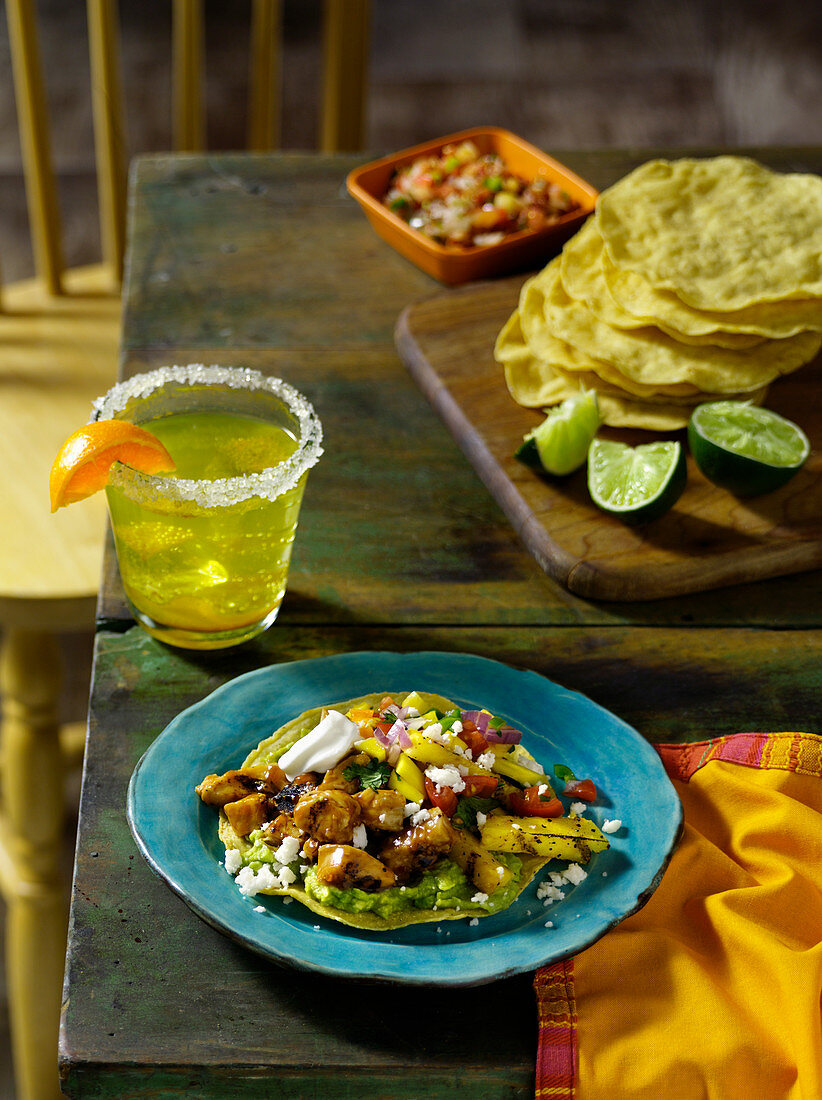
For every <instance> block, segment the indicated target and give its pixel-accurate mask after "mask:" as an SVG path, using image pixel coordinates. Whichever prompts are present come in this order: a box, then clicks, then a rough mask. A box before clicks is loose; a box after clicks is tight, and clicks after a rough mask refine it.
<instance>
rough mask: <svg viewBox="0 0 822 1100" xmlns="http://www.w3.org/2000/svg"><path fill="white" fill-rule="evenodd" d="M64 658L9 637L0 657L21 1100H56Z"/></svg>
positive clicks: (47, 640) (2, 879)
mask: <svg viewBox="0 0 822 1100" xmlns="http://www.w3.org/2000/svg"><path fill="white" fill-rule="evenodd" d="M59 662H60V657H59V651H58V647H57V642H56V639H55V638H54V637H53V636H52V635H49V634H44V633H41V632H39V631H28V630H20V629H15V628H12V629H9V630H8V631H7V632H6V634H5V637H4V640H3V647H2V654H1V655H0V693H1V694H2V703H3V713H2V727H0V780H2V787H0V794H1V795H2V817H1V818H0V825H1V826H2V832H0V887H1V888H2V892H3V895H4V897H5V900H6V904H7V906H8V914H7V928H6V937H7V940H6V958H7V976H8V993H9V1008H10V1019H11V1029H12V1049H13V1055H14V1066H15V1076H16V1086H17V1095H18V1097H19V1100H51V1098H52V1097H53V1098H54V1100H57V1098H58V1097H60V1095H61V1094H60V1088H59V1085H58V1077H57V1035H58V1028H59V1021H60V1000H61V991H62V981H63V967H64V963H65V950H66V898H65V890H64V889H63V886H62V883H61V881H60V869H59V863H60V846H61V839H62V830H63V760H62V754H61V752H60V743H59V730H58V721H57V701H58V692H59Z"/></svg>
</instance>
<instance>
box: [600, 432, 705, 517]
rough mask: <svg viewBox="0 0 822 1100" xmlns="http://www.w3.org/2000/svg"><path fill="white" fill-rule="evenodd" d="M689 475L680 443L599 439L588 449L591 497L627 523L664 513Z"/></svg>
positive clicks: (680, 492) (601, 506)
mask: <svg viewBox="0 0 822 1100" xmlns="http://www.w3.org/2000/svg"><path fill="white" fill-rule="evenodd" d="M685 478H686V470H685V451H684V450H683V449H682V445H681V444H680V443H674V442H659V443H642V444H640V446H638V447H629V446H628V445H627V443H615V442H613V441H611V440H607V439H595V440H594V441H593V443H592V444H591V447H590V450H589V451H588V489H589V491H590V493H591V498H592V500H593V502H594V504H596V505H597V507H598V508H601V509H602V510H603V511H604V512H610V514H611V515H612V516H617V517H618V518H619V519H621V520H622V521H623V522H624V523H629V524H636V523H647V522H649V521H650V520H652V519H657V518H658V517H659V516H661V515H664V513H665V512H667V511H668V509H669V508H671V507H672V506H673V505H674V504H675V503H676V502H677V500H678V499H679V497H680V496H681V495H682V490H683V489H684V488H685Z"/></svg>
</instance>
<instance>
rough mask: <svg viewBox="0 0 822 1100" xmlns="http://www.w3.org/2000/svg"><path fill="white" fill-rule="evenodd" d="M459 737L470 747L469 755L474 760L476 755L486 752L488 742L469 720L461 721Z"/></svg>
mask: <svg viewBox="0 0 822 1100" xmlns="http://www.w3.org/2000/svg"><path fill="white" fill-rule="evenodd" d="M459 737H460V739H461V740H463V741H464V742H465V743H466V745H467V746H468V748H469V749H470V751H471V756H472V757H473V758H474V760H476V759H477V757H478V756H482V754H483V753H484V752H488V742H487V741H486V740H485V738H484V737H483V736H482V734H481V733H480V731H479V730H478V729H477V727H476V726H475V725H474V723H473V722H471V721H470V720H469V721H467V722H463V724H462V732H461V733H460V734H459Z"/></svg>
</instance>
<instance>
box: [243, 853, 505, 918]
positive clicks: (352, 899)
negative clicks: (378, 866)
mask: <svg viewBox="0 0 822 1100" xmlns="http://www.w3.org/2000/svg"><path fill="white" fill-rule="evenodd" d="M249 840H250V841H251V844H252V847H251V848H250V849H249V851H248V852H246V853H245V856H244V858H243V863H244V864H245V865H246V866H250V867H253V868H254V870H257V869H258V868H259V867H260V865H261V864H263V863H273V862H274V853H273V850H272V849H271V848H270V847H269V846H268V845H267V844H266V843H265V841H264V840H262V839H261V834H260V833H259V832H254V833H252V834H251V836H250V837H249ZM494 855H495V858H496V859H498V860H499V862H500V863H504V864H505V866H506V867H509V868H510V869H511V870H512V871H513V872H514V874H513V877H512V879H511V881H510V882H509V883H508V884H507V886H504V887H499V888H498V889H497V890H495V891H494V893H493V894H490V895H489V896H488V900H487V901H483V902H478V901H472V900H471V898H472V897H473V896H474V895H475V894H476V893H477V887H476V886H474V885H473V884H472V883H470V882H469V881H468V879H467V878H466V877H465V874H464V873H463V871H462V869H461V868H460V867H458V866H457V864H456V863H454V862H453V861H452V860H450V859H444V860H442V862H441V863H439V864H438V865H437V866H436V867H435V868H433V869H432V870H430V871H423V873H422V876H421V878H420V879H419V881H418V882H415V883H414V885H413V886H390V887H389V888H388V889H387V890H379V891H377V892H376V893H374V894H368V893H366V891H365V890H360V889H359V888H358V887H356V886H351V887H348V888H347V889H345V890H341V889H340V888H339V887H337V886H326V885H325V883H322V882H320V880H319V879H318V878H317V866H316V864H312V865H311V866H310V867H309V869H308V871H307V872H306V874H305V875H301V874H300V873H299V871H298V868H297V865H296V864H294V865H293V866H292V870H293V871H295V872H296V873H297V875H298V881H299V879H300V878H302V880H303V885H304V886H305V892H306V893H307V894H308V896H309V897H311V898H313V899H314V900H315V901H318V902H320V903H321V904H322V905H327V906H328V907H329V908H331V909H342V910H344V911H345V912H348V913H365V912H368V913H376V914H377V916H380V917H390V916H392V914H394V913H398V912H401V911H403V910H405V909H431V910H433V909H465V910H480V911H481V912H483V913H496V912H498V911H499V910H500V909H506V908H507V907H508V906H509V905H510V904H511V903H512V902H513V901H514V899H515V898H516V896H517V894H518V893H519V883H520V879H521V871H522V861H521V860H520V859H519V857H518V856H516V855H514V854H513V853H512V852H495V853H494Z"/></svg>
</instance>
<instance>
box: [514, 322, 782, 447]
mask: <svg viewBox="0 0 822 1100" xmlns="http://www.w3.org/2000/svg"><path fill="white" fill-rule="evenodd" d="M554 352H555V354H554V355H553V356H552V357H551V360H550V361H545V360H540V359H537V358H536V356H535V355H534V354H533V352H532V351H531V349H530V348H529V347H528V345H527V344H526V343H525V340H524V338H523V335H522V327H521V325H520V319H519V311H518V310H515V311H514V313H512V314H511V316H510V317H509V318H508V320H507V321H506V323H505V325H504V326H503V328H502V330H501V331H500V334H499V336H498V337H497V342H496V347H495V355H496V358H497V360H498V362H500V363H501V364H502V366H503V370H504V374H505V382H506V385H507V387H508V391H509V393H510V394H511V396H512V397H513V399H514V400H515V401H516V402H517V404H519V405H523V406H525V407H527V408H535V409H537V408H545V407H548V406H551V405H558V404H559V403H560V402H561V401H564V400H565V398H566V397H571V396H572V395H574V394H577V393H581V392H584V391H585V390H595V391H596V394H597V402H598V405H599V412H600V416H601V417H602V422H603V424H605V425H607V426H608V427H610V428H641V429H645V430H648V431H661V432H665V431H677V430H678V429H680V428H684V427H686V426H687V424H688V420H689V418H690V414H691V411H692V409H693V407H694V406H695V405H697V404H699V403H700V402H702V401H710V400H712V399H714V398H715V397H718V396H719V395H713V394H705V393H702V392H701V391H697V392H696V393H695V394H694V395H693V396H692V397H691V398H690V400H688V399H686V398H679V400H677V399H675V398H669V399H666V397H665V396H664V395H659V394H650V395H649V396H646V397H645V398H640V397H637V396H635V395H634V396H631V395H630V394H629V393H627V392H625V391H621V390H620V389H619V388H618V387H616V386H613V385H611V384H609V383H608V382H606V381H605V380H604V379H603V378H602V377H601V374H600V373H597V372H599V371H601V368H602V364H601V363H597V364H596V365H595V366H596V369H594V364H593V363H590V362H589V363H588V367H587V368H586V369H580V364H581V360H580V358H579V353H578V352H576V350H575V349H574V348H572V347H570V345H568V344H564V342H563V341H561V340H555V341H554ZM571 359H574V360H575V369H573V370H570V369H567V367H566V364H567V362H568V361H569V360H571ZM767 392H768V390H767V387H762V388H760V389H758V390H754V391H752V392H750V393H746V394H735V395H732V396H733V397H735V398H736V399H737V400H747V401H750V402H751V403H753V404H756V405H759V404H761V403H762V402H763V401H764V400H765V397H766V396H767ZM723 396H725V397H726V398H727V397H728V395H723Z"/></svg>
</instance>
